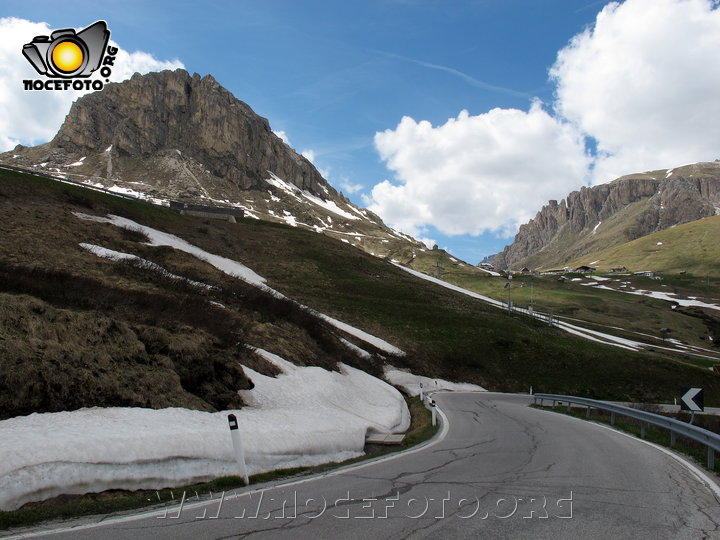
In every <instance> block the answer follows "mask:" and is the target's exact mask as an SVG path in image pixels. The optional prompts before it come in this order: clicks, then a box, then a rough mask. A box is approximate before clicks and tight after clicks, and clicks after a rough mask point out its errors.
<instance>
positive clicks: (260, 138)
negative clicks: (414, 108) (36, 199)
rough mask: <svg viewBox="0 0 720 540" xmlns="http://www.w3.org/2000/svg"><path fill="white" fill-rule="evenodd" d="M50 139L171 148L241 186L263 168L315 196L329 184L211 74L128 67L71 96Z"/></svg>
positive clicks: (121, 151) (142, 150) (146, 149)
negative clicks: (124, 77) (118, 78)
mask: <svg viewBox="0 0 720 540" xmlns="http://www.w3.org/2000/svg"><path fill="white" fill-rule="evenodd" d="M52 145H53V146H55V147H58V148H60V149H63V150H65V151H67V152H68V153H72V154H82V155H87V154H92V153H99V152H102V151H103V150H105V149H106V148H108V147H110V146H112V151H113V152H114V153H115V154H116V155H118V156H130V157H136V158H150V157H153V156H155V155H156V154H157V153H158V152H161V151H162V150H178V151H180V152H182V153H183V154H184V155H186V156H187V157H189V158H191V159H193V160H195V161H196V162H198V163H200V164H202V165H203V166H204V167H205V169H206V170H207V171H208V172H209V173H210V174H212V175H213V176H216V177H219V178H222V179H225V180H227V181H228V182H231V183H233V184H235V185H237V186H238V187H240V188H241V189H251V188H257V187H261V186H262V182H263V179H264V178H265V177H266V176H267V171H268V170H272V171H273V172H274V173H275V174H277V175H278V176H280V177H282V178H284V179H285V180H286V181H288V182H290V183H292V184H294V185H296V186H297V187H299V188H300V189H303V190H307V191H309V192H311V193H314V194H315V195H321V194H324V193H325V190H324V189H321V187H320V186H323V187H324V188H325V189H332V188H331V187H330V186H328V185H327V183H326V182H325V180H324V179H323V178H322V176H321V175H320V173H318V171H317V170H316V169H315V167H313V166H312V164H311V163H310V162H308V161H307V160H306V159H305V158H304V157H302V156H300V155H298V154H297V153H295V152H294V151H293V150H292V149H291V148H289V147H288V146H287V145H286V144H285V143H283V141H282V140H280V138H279V137H277V136H276V135H275V134H274V133H273V132H272V130H271V129H270V124H269V122H268V121H267V119H265V118H262V117H260V116H258V115H257V114H255V112H254V111H253V110H252V109H251V108H250V107H249V106H248V105H247V104H246V103H243V102H242V101H240V100H239V99H237V98H235V96H233V95H232V94H231V93H230V92H229V91H228V90H226V89H225V88H223V87H222V86H221V85H220V84H219V83H218V82H217V81H216V80H215V79H214V78H213V77H212V76H211V75H206V76H204V77H200V75H198V74H197V73H195V74H194V75H192V76H191V75H190V74H188V72H187V71H185V70H182V69H178V70H176V71H162V72H153V73H148V74H146V75H140V74H137V73H136V74H135V75H134V76H133V77H132V78H131V79H130V80H128V81H125V82H123V83H111V84H108V85H107V86H106V87H105V89H104V90H103V91H102V92H95V93H92V94H88V95H86V96H83V97H82V98H80V99H78V100H77V101H76V102H75V103H74V104H73V106H72V108H71V109H70V113H69V114H68V116H67V119H66V121H65V123H64V124H63V126H62V128H61V129H60V131H59V132H58V133H57V135H56V136H55V138H54V139H53V141H52Z"/></svg>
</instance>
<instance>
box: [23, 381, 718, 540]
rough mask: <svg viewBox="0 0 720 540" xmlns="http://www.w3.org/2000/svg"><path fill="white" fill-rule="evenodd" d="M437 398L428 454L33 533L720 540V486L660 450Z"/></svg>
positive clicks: (516, 399)
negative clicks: (435, 431)
mask: <svg viewBox="0 0 720 540" xmlns="http://www.w3.org/2000/svg"><path fill="white" fill-rule="evenodd" d="M435 399H436V402H437V403H438V405H439V406H440V408H441V409H442V411H443V412H444V413H445V415H446V416H447V418H448V421H449V426H448V431H447V434H446V436H445V437H444V438H443V439H442V440H439V441H437V442H435V443H434V444H431V445H429V446H427V447H425V448H423V449H421V450H419V451H415V452H411V453H407V454H404V455H400V456H398V457H395V458H393V459H388V460H383V461H379V462H375V463H370V464H367V463H366V464H363V465H362V466H360V467H359V468H352V469H348V470H340V471H335V472H333V473H331V474H326V475H323V476H319V477H315V478H311V479H302V480H300V481H296V482H294V483H292V484H286V485H281V486H273V485H266V486H250V487H249V488H246V489H244V490H237V491H232V492H226V493H213V494H209V493H206V494H196V493H192V494H186V498H185V499H184V500H182V501H180V500H179V501H178V503H177V504H175V505H173V506H170V507H167V508H164V509H163V510H161V511H160V512H158V511H155V512H154V513H152V512H147V511H145V512H144V513H143V514H139V515H138V516H123V517H121V518H119V519H118V518H117V516H104V517H102V516H101V517H95V518H92V519H84V520H78V521H76V522H72V523H65V524H62V525H58V524H55V525H54V527H56V529H55V530H53V531H52V532H51V531H49V530H48V531H40V530H38V529H35V530H34V531H33V533H32V536H33V537H48V538H49V537H52V538H55V539H65V538H68V539H69V538H72V539H86V538H87V539H95V538H103V539H108V540H112V539H126V538H133V539H135V538H140V539H142V538H151V539H153V540H164V539H173V540H174V539H181V538H188V539H235V538H249V539H253V540H255V539H257V540H264V539H273V540H274V539H292V540H303V539H313V540H314V539H317V538H322V539H356V538H357V539H363V540H365V539H371V540H381V539H386V538H388V539H389V538H393V539H405V538H408V539H414V538H439V539H444V538H453V539H464V538H513V539H522V538H551V537H552V538H572V539H578V538H598V539H601V538H602V539H607V538H642V539H646V538H654V539H663V538H672V539H683V538H688V539H689V538H692V539H697V538H720V530H719V527H720V504H719V503H718V501H717V500H716V499H715V497H714V495H713V493H712V492H711V491H710V489H709V488H708V487H707V486H706V485H704V484H703V483H702V482H701V481H700V480H699V479H698V478H697V477H696V476H694V475H693V474H692V473H691V472H690V471H689V470H688V469H687V468H686V467H685V466H683V465H682V464H681V463H679V462H678V461H676V460H675V459H673V458H672V457H670V456H668V455H667V454H665V453H663V452H661V451H659V450H657V449H655V448H652V447H650V446H648V445H646V444H644V443H642V442H640V441H637V440H634V439H632V438H629V437H627V436H625V435H622V434H619V433H616V432H614V431H612V430H609V429H606V428H603V427H600V426H597V425H594V424H591V423H588V422H584V421H582V420H578V419H575V418H571V417H568V416H565V415H560V414H555V413H551V412H548V411H543V410H538V409H532V408H529V407H528V404H530V402H531V401H532V400H531V398H530V397H529V396H522V395H508V394H494V393H474V394H470V393H467V394H459V393H458V394H453V393H442V394H436V395H435ZM181 502H182V504H181ZM58 527H60V528H59V529H58Z"/></svg>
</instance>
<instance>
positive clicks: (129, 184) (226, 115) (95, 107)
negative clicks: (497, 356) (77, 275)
mask: <svg viewBox="0 0 720 540" xmlns="http://www.w3.org/2000/svg"><path fill="white" fill-rule="evenodd" d="M0 162H3V163H6V164H8V165H16V166H21V167H27V168H30V169H34V170H39V171H45V172H49V173H51V174H55V175H59V176H65V177H67V178H70V179H73V180H80V181H83V182H88V183H93V184H100V185H102V186H104V187H106V188H110V189H112V190H117V191H123V192H126V193H134V194H137V195H139V196H141V197H144V198H149V199H155V200H160V201H168V200H177V201H181V202H188V203H199V204H204V205H215V206H234V207H239V208H242V209H243V210H244V211H245V213H246V215H247V216H249V217H258V218H262V219H266V220H270V221H279V222H284V223H288V224H290V225H293V226H300V227H303V226H304V227H307V228H310V229H313V230H316V231H317V232H325V233H327V234H329V235H331V236H335V237H337V238H339V239H344V240H345V241H347V242H350V243H352V244H354V245H356V246H357V247H360V248H362V249H364V250H365V251H369V252H371V253H374V254H378V255H381V256H388V255H392V254H393V253H395V252H396V251H397V250H398V249H404V250H407V248H408V247H411V248H413V249H414V248H418V249H421V248H422V247H423V245H422V244H421V243H420V242H418V241H416V240H414V239H412V238H410V237H408V236H406V235H402V234H401V233H398V232H396V231H394V230H392V229H390V228H389V227H387V226H386V225H385V224H384V223H383V222H382V220H381V219H380V218H379V217H378V216H376V215H375V214H373V213H372V212H370V211H368V210H365V209H362V208H359V207H357V206H355V205H353V204H352V203H351V202H350V201H349V200H348V199H347V198H345V197H344V196H343V195H342V194H340V193H338V192H337V191H336V190H335V189H334V188H333V187H332V186H331V185H330V184H329V183H328V182H327V181H326V180H325V179H324V178H323V177H322V175H321V174H320V173H319V172H318V171H317V169H316V168H315V167H314V166H313V164H312V163H310V161H308V160H307V159H306V158H304V157H303V156H301V155H299V154H298V153H296V152H295V151H294V150H293V149H292V148H290V147H289V146H288V145H287V144H285V143H284V142H283V141H282V140H281V139H280V138H279V137H278V136H277V135H275V133H273V131H272V130H271V128H270V124H269V122H268V121H267V119H265V118H262V117H260V116H258V115H257V114H255V112H254V111H253V110H252V109H251V108H250V107H249V106H248V105H247V104H246V103H243V102H242V101H240V100H238V99H237V98H235V97H234V96H233V95H232V93H230V92H229V91H228V90H226V89H225V88H223V87H222V86H221V85H220V84H219V83H218V82H217V81H216V80H215V79H214V78H213V77H212V76H211V75H206V76H205V77H200V75H198V74H197V73H196V74H194V75H192V76H191V75H190V74H189V73H187V72H186V71H184V70H182V69H179V70H176V71H162V72H153V73H148V74H146V75H139V74H135V75H134V76H133V77H132V78H131V79H130V80H128V81H125V82H122V83H113V84H108V85H106V86H105V88H104V90H102V91H101V92H95V93H91V94H87V95H85V96H83V97H81V98H80V99H78V100H77V101H76V102H75V103H74V104H73V105H72V108H71V110H70V112H69V114H68V115H67V117H66V119H65V122H64V124H63V125H62V127H61V128H60V130H59V131H58V133H57V135H56V136H55V137H54V139H53V140H52V141H51V142H49V143H47V144H43V145H40V146H37V147H33V148H24V147H17V148H15V150H13V151H10V152H7V153H5V154H2V155H0Z"/></svg>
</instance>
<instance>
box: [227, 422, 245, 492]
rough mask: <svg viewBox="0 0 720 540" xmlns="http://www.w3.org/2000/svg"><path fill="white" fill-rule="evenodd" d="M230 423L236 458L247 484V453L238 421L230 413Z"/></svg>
mask: <svg viewBox="0 0 720 540" xmlns="http://www.w3.org/2000/svg"><path fill="white" fill-rule="evenodd" d="M228 423H229V424H230V436H231V437H232V444H233V450H235V459H236V460H237V462H238V465H239V466H240V475H241V476H242V479H243V482H245V485H246V486H247V485H248V484H250V479H249V478H248V474H247V467H246V466H245V453H244V452H243V447H242V442H241V441H240V431H239V430H238V422H237V418H236V417H235V415H234V414H228Z"/></svg>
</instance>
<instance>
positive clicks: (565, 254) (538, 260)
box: [493, 161, 720, 270]
mask: <svg viewBox="0 0 720 540" xmlns="http://www.w3.org/2000/svg"><path fill="white" fill-rule="evenodd" d="M717 214H720V162H718V161H715V162H703V163H695V164H691V165H684V166H682V167H676V168H674V169H667V170H657V171H650V172H645V173H639V174H631V175H627V176H623V177H620V178H618V179H617V180H614V181H613V182H610V183H608V184H602V185H599V186H593V187H590V188H588V187H583V188H582V189H581V190H580V191H573V192H572V193H570V194H569V195H568V196H567V198H566V199H564V200H562V201H560V202H559V203H558V202H557V201H549V203H548V204H547V205H545V206H544V207H543V208H542V209H541V210H540V211H539V212H538V214H537V215H536V216H535V218H534V219H532V220H530V222H528V223H526V224H525V225H522V226H521V227H520V230H519V231H518V233H517V235H516V236H515V240H514V242H513V243H512V244H511V245H509V246H507V247H506V248H505V249H504V250H503V252H502V253H499V254H498V255H497V256H496V257H495V258H494V259H493V264H494V266H495V268H497V269H501V270H504V269H506V268H511V269H520V268H521V267H525V266H526V267H528V268H530V269H533V270H534V269H548V268H549V267H552V266H562V265H563V264H565V263H567V262H568V261H572V260H574V259H577V258H578V257H581V256H583V255H586V254H589V253H594V252H599V251H602V250H604V249H607V248H610V247H614V246H618V245H620V244H624V243H626V242H630V241H632V240H635V239H637V238H640V237H642V236H645V235H648V234H651V233H654V232H657V231H662V230H665V229H667V228H669V227H673V226H675V225H679V224H682V223H688V222H691V221H695V220H698V219H702V218H706V217H710V216H714V215H717Z"/></svg>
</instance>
